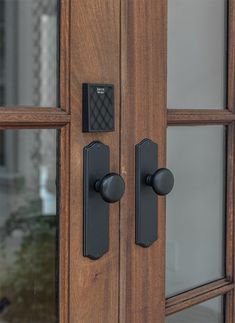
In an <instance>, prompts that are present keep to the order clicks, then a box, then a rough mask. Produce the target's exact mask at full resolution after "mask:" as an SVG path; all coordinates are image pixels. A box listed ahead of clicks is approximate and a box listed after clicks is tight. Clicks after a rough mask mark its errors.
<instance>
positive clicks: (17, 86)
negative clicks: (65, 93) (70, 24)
mask: <svg viewBox="0 0 235 323" xmlns="http://www.w3.org/2000/svg"><path fill="white" fill-rule="evenodd" d="M58 2H59V1H58V0H0V105H2V106H3V105H5V106H11V105H19V106H20V105H21V106H22V105H24V106H56V105H57V104H58V102H57V96H58V93H57V83H58V27H57V24H58V23H57V20H58Z"/></svg>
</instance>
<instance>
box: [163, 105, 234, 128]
mask: <svg viewBox="0 0 235 323" xmlns="http://www.w3.org/2000/svg"><path fill="white" fill-rule="evenodd" d="M233 121H235V115H234V114H233V113H232V112H230V111H228V110H181V109H170V110H167V123H168V125H210V124H230V123H232V122H233Z"/></svg>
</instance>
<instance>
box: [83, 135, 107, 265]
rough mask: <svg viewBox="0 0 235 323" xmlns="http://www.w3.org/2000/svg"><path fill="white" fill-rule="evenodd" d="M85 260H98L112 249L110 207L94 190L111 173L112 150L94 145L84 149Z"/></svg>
mask: <svg viewBox="0 0 235 323" xmlns="http://www.w3.org/2000/svg"><path fill="white" fill-rule="evenodd" d="M83 153H84V256H86V257H89V258H91V259H98V258H100V257H101V256H103V255H104V254H105V253H106V252H107V251H108V249H109V205H108V203H106V202H105V201H104V200H103V199H102V198H101V196H100V194H99V193H97V192H96V191H95V189H94V184H95V182H96V181H97V180H98V179H100V178H102V177H103V176H104V175H106V174H108V173H109V147H108V146H106V145H104V144H103V143H101V142H98V141H94V142H92V143H91V144H89V145H88V146H86V147H85V148H84V152H83Z"/></svg>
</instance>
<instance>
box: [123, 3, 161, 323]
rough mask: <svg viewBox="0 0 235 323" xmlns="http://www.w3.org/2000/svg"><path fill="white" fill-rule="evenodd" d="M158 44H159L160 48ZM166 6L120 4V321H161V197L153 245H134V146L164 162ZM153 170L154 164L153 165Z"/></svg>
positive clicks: (159, 161)
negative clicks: (147, 144) (150, 146)
mask: <svg viewBox="0 0 235 323" xmlns="http://www.w3.org/2000/svg"><path fill="white" fill-rule="evenodd" d="M160 44H161V45H160ZM165 50H166V1H162V0H159V1H155V0H150V1H144V0H138V1H122V43H121V52H122V56H121V62H122V79H121V82H122V102H121V106H122V109H121V113H122V116H121V153H120V157H121V171H122V175H123V177H124V179H125V182H126V193H125V195H124V197H123V199H122V201H121V224H120V229H121V231H120V232H121V235H120V248H121V250H120V265H121V267H120V270H121V272H120V322H126V323H128V322H135V323H137V322H140V323H143V322H163V321H164V302H165V301H164V261H165V258H164V252H163V250H164V243H165V241H164V236H165V234H164V230H165V218H164V214H165V206H164V198H159V202H158V212H159V214H160V216H159V218H158V221H159V222H158V240H157V241H156V242H155V243H154V244H153V245H152V246H151V247H149V248H143V247H141V246H138V245H136V244H135V182H134V179H135V145H136V144H138V143H139V142H140V141H142V140H143V139H144V138H149V139H151V140H152V141H154V142H156V143H157V144H158V154H159V158H158V165H159V167H161V166H164V162H165V129H166V110H165V105H166V101H165V94H166V92H165V90H166V87H165V85H166V84H165V81H166V61H165V59H166V57H165ZM156 166H157V160H156Z"/></svg>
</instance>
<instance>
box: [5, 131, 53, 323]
mask: <svg viewBox="0 0 235 323" xmlns="http://www.w3.org/2000/svg"><path fill="white" fill-rule="evenodd" d="M56 141H57V140H56V130H37V129H35V130H6V131H1V132H0V144H1V146H0V147H1V149H0V209H1V214H0V272H1V275H0V322H1V323H19V322H22V323H42V322H43V323H56V322H58V317H57V289H58V286H57V285H58V284H57V279H58V277H57V275H58V263H57V262H58V259H57V257H58V251H57V235H58V232H57V231H58V216H57V213H56Z"/></svg>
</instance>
